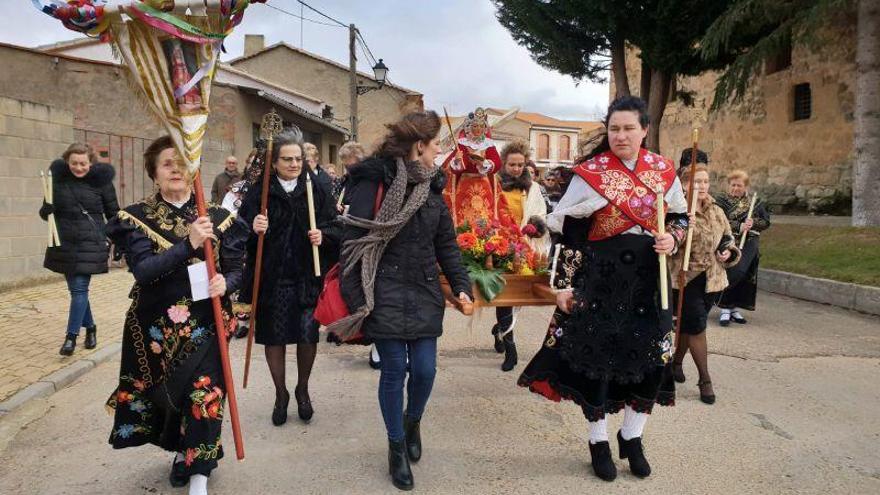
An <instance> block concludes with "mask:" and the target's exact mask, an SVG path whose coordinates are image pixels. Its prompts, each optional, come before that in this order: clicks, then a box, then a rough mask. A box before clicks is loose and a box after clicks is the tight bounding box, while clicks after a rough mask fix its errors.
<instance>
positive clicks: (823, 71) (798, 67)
mask: <svg viewBox="0 0 880 495" xmlns="http://www.w3.org/2000/svg"><path fill="white" fill-rule="evenodd" d="M640 63H641V61H640V59H639V58H638V54H637V52H636V51H634V50H630V51H629V52H628V59H627V73H628V75H629V81H630V86H631V90H632V91H633V92H634V93H638V89H639V88H638V81H639V78H640ZM716 79H717V74H715V73H707V74H704V75H701V76H699V77H683V78H679V80H678V81H677V89H678V90H679V91H687V92H692V95H693V96H694V101H693V103H694V104H693V106H686V105H685V104H684V102H683V101H682V100H680V99H679V100H673V101H671V102H670V104H669V105H668V106H667V108H666V112H665V114H664V117H663V121H662V124H661V135H660V148H661V152H662V153H663V154H665V155H667V156H669V157H672V158H674V159H675V160H676V161H677V160H678V158H679V155H680V154H681V151H682V150H683V149H684V148H687V147H689V146H690V140H691V129H692V127H693V126H694V124H695V123H696V124H697V125H698V126H700V127H701V128H702V133H701V138H700V148H702V149H704V150H706V151H707V152H708V153H709V154H710V158H711V161H712V164H711V166H710V169H711V170H712V172H713V188H719V187H723V185H724V182H723V176H724V174H725V173H726V172H727V171H730V170H732V169H735V168H742V169H745V170H747V171H748V172H749V174H750V175H751V181H752V185H753V187H754V188H755V189H756V190H757V191H758V192H759V193H760V194H761V195H763V196H766V197H767V199H768V202H769V203H770V204H771V205H773V209H774V211H776V212H784V211H809V212H813V213H832V214H845V213H847V210H848V208H849V207H850V205H851V195H852V161H853V132H854V128H853V110H854V104H855V95H854V90H855V28H854V26H840V27H838V28H836V29H835V30H833V31H829V32H828V33H827V39H826V42H824V43H822V44H821V45H820V46H819V47H807V46H796V47H794V49H793V51H792V57H791V66H790V67H789V68H786V69H784V70H781V71H778V72H775V73H773V74H769V75H762V76H760V77H758V78H756V80H755V81H753V83H752V84H751V86H750V88H749V93H748V95H747V96H746V98H745V99H744V100H743V101H742V102H740V103H737V104H734V105H729V106H727V107H725V108H724V109H723V110H721V111H719V112H715V113H712V114H709V112H708V109H709V107H710V106H711V104H712V98H713V95H714V89H715V81H716ZM801 83H809V84H810V89H811V92H812V115H811V117H810V118H809V119H806V120H798V121H795V120H794V118H793V113H794V86H795V85H797V84H801ZM611 95H612V97H613V95H614V87H613V84H612V88H611Z"/></svg>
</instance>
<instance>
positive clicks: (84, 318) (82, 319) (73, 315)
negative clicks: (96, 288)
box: [64, 274, 95, 335]
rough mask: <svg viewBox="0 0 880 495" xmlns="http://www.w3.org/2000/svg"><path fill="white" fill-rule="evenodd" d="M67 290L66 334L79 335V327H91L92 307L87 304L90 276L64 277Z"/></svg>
mask: <svg viewBox="0 0 880 495" xmlns="http://www.w3.org/2000/svg"><path fill="white" fill-rule="evenodd" d="M64 278H66V279H67V290H69V291H70V313H69V315H68V317H67V333H68V334H69V335H79V329H80V327H92V326H94V325H95V320H94V319H93V318H92V306H91V304H89V282H90V281H91V280H92V276H91V275H81V274H75V275H65V276H64Z"/></svg>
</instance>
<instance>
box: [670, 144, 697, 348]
mask: <svg viewBox="0 0 880 495" xmlns="http://www.w3.org/2000/svg"><path fill="white" fill-rule="evenodd" d="M699 141H700V130H699V129H697V128H694V142H693V146H691V167H692V168H691V173H690V177H688V193H687V203H688V214H691V213H693V212H695V211H697V199H698V194H696V192H695V191H694V176H696V175H697V174H695V173H694V169H693V167H695V166H696V164H697V144H699ZM692 227H693V226H692V225H691V224H690V222H688V229H687V241H686V242H685V245H684V259H683V261H682V264H681V270H680V271H679V272H678V301H677V307H676V309H675V347H676V348H678V339H679V338H680V336H681V313H682V311H684V287H685V285H687V276H686V275H687V271H688V268H689V267H690V262H691V243H692V242H693V239H694V229H693V228H692Z"/></svg>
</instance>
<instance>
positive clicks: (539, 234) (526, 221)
mask: <svg viewBox="0 0 880 495" xmlns="http://www.w3.org/2000/svg"><path fill="white" fill-rule="evenodd" d="M501 160H502V161H503V163H504V168H502V170H501V173H500V174H499V177H500V179H501V194H502V195H504V199H505V201H506V203H507V205H506V206H507V211H508V212H509V213H510V217H511V219H512V220H513V221H514V222H515V223H516V225H517V226H518V227H520V229H521V230H522V231H523V234H524V235H525V236H526V240H527V241H528V244H529V247H530V248H531V249H532V250H533V251H534V252H535V253H536V254H538V255H541V256H545V255H546V254H547V252H548V250H549V236H548V235H547V225H546V224H545V223H544V217H546V216H547V203H546V202H545V201H544V195H543V194H542V193H541V186H540V185H539V184H538V182H537V181H536V180H534V177H533V176H532V174H531V173H530V172H529V170H528V163H529V146H528V144H526V143H524V142H522V141H514V142H511V143H508V144H507V145H505V146H504V148H503V149H502V150H501ZM527 226H530V227H528V228H527ZM495 321H496V323H495V326H493V327H492V335H493V336H494V337H495V351H496V352H498V353H501V352H503V353H504V361H503V362H502V363H501V371H510V370H512V369H513V367H514V366H516V364H517V359H518V358H517V352H516V344H515V343H514V341H513V327H514V325H515V324H516V317H515V316H514V308H512V307H510V306H498V307H496V308H495Z"/></svg>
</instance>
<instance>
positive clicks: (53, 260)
mask: <svg viewBox="0 0 880 495" xmlns="http://www.w3.org/2000/svg"><path fill="white" fill-rule="evenodd" d="M49 170H51V171H52V194H53V196H54V197H53V204H52V205H51V207H50V206H48V205H46V204H45V203H44V204H43V207H42V208H40V217H42V218H43V220H46V219H47V218H48V215H49V213H50V212H52V211H54V213H55V224H56V225H57V226H58V235H59V237H60V238H61V246H56V247H47V248H46V258H45V259H44V261H43V266H44V267H46V268H48V269H49V270H52V271H53V272H57V273H63V274H65V275H74V274H95V273H107V258H108V254H109V252H110V243H109V241H108V240H107V237H106V233H105V230H106V220H109V219H110V218H113V217H115V216H116V212H118V211H119V203H117V201H116V189H114V187H113V176H114V175H115V174H116V172H115V171H114V169H113V166H112V165H110V164H107V163H95V164H94V165H92V166H91V168H90V169H89V173H87V174H86V175H85V177H82V178H77V177H76V176H74V175H73V173H71V171H70V167H68V166H67V162H65V161H64V160H61V159H58V160H55V161H53V162H52V165H50V166H49Z"/></svg>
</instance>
